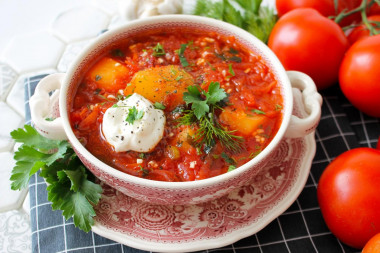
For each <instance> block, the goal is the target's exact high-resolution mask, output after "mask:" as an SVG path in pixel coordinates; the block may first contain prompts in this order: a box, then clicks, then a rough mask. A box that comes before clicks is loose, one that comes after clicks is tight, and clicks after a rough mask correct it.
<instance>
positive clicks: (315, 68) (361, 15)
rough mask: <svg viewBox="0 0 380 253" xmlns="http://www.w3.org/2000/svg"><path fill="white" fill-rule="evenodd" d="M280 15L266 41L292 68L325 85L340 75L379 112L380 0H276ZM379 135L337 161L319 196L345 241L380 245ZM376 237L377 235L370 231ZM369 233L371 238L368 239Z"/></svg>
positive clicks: (345, 88)
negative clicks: (369, 144)
mask: <svg viewBox="0 0 380 253" xmlns="http://www.w3.org/2000/svg"><path fill="white" fill-rule="evenodd" d="M276 7H277V11H278V14H279V16H280V19H279V20H278V22H277V23H276V25H275V26H274V28H273V30H272V32H271V35H270V37H269V41H268V46H269V47H270V48H271V49H272V50H273V51H274V53H275V54H276V55H277V56H278V58H279V59H280V61H281V62H282V64H283V66H284V67H285V69H286V70H298V71H302V72H304V73H306V74H308V75H310V76H311V77H312V78H313V80H314V81H315V83H316V85H317V88H318V89H319V90H322V89H325V88H328V87H330V86H332V85H334V84H337V83H339V85H340V88H341V90H342V92H343V94H344V95H345V96H346V97H347V99H348V100H349V101H350V102H351V103H352V104H353V105H354V106H355V107H356V108H358V109H359V110H361V111H362V112H364V113H366V114H368V115H370V116H373V117H380V4H379V3H378V2H377V1H375V0H338V1H336V0H276ZM379 183H380V139H379V143H378V146H377V149H372V148H356V149H352V150H349V151H347V152H344V153H343V154H341V155H339V156H338V157H337V158H336V159H335V160H334V161H333V162H331V163H330V164H329V165H328V166H327V168H326V169H325V171H324V172H323V174H322V176H321V178H320V180H319V183H318V189H317V193H318V202H319V205H320V208H321V212H322V215H323V217H324V219H325V221H326V224H327V226H328V227H329V229H330V230H331V232H332V233H333V234H334V235H335V236H336V237H337V238H339V239H340V240H341V241H342V242H344V243H345V244H347V245H349V246H352V247H355V248H363V247H364V246H365V245H366V246H365V247H364V249H363V252H365V253H374V252H380V194H379V193H380V190H379V189H380V188H379ZM371 238H372V239H371ZM370 239H371V240H370Z"/></svg>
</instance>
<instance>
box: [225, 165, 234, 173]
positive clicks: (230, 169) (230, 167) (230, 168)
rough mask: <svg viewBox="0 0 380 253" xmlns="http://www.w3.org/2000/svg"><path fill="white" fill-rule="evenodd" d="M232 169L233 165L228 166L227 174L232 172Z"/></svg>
mask: <svg viewBox="0 0 380 253" xmlns="http://www.w3.org/2000/svg"><path fill="white" fill-rule="evenodd" d="M234 169H236V166H235V165H230V166H228V170H227V172H230V171H233V170H234Z"/></svg>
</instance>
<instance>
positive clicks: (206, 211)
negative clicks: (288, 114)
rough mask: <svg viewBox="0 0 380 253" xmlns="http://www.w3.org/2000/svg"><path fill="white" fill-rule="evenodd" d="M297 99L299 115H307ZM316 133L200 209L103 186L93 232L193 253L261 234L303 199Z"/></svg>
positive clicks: (286, 143) (287, 143) (287, 142)
mask: <svg viewBox="0 0 380 253" xmlns="http://www.w3.org/2000/svg"><path fill="white" fill-rule="evenodd" d="M301 104H302V103H301V101H300V100H297V99H295V106H294V112H293V113H294V114H298V115H304V114H305V111H304V108H303V107H302V106H301ZM315 149H316V145H315V138H314V133H312V134H310V135H308V136H306V137H304V138H297V139H283V140H282V142H281V143H280V148H278V150H277V153H276V154H274V156H273V159H272V160H271V161H270V162H269V163H268V164H267V166H266V167H265V168H264V169H263V170H262V171H261V172H259V173H258V174H257V175H256V176H255V177H254V178H253V179H252V181H251V182H250V183H249V184H247V185H244V186H242V187H240V188H238V189H236V190H234V191H232V192H231V193H230V194H228V195H226V196H224V197H221V198H219V199H215V200H212V201H208V202H205V203H201V204H196V205H155V204H151V203H147V202H143V201H139V200H136V199H133V198H131V197H128V196H126V195H124V194H122V193H120V192H118V191H116V190H115V189H113V188H111V187H109V186H107V185H105V184H103V185H102V187H103V196H102V198H101V200H100V202H99V204H98V205H97V206H96V207H95V211H96V217H95V225H94V226H93V228H92V230H93V232H95V233H97V234H99V235H101V236H104V237H106V238H109V239H111V240H114V241H117V242H119V243H122V244H125V245H128V246H130V247H133V248H137V249H141V250H147V251H155V252H157V251H159V252H189V251H197V250H205V249H210V248H217V247H223V246H225V245H228V244H231V243H234V242H236V241H238V240H240V239H242V238H245V237H248V236H250V235H253V234H255V233H257V232H259V231H260V230H261V229H263V228H264V227H265V226H266V225H268V224H269V223H270V222H271V221H273V220H274V219H276V218H277V217H278V216H280V215H281V214H282V213H283V212H284V211H285V210H286V209H287V208H288V207H289V206H290V205H291V204H292V203H293V202H294V201H295V200H296V199H297V197H298V196H299V194H300V193H301V191H302V189H303V187H304V186H305V183H306V180H307V178H308V175H309V172H310V168H311V163H312V160H313V158H314V155H315Z"/></svg>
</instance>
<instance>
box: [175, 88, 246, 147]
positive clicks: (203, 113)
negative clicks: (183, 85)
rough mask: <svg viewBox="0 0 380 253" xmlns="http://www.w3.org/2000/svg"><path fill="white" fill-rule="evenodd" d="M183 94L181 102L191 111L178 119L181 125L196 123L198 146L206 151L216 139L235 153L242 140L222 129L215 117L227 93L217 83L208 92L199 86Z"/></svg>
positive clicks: (231, 132)
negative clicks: (204, 146)
mask: <svg viewBox="0 0 380 253" xmlns="http://www.w3.org/2000/svg"><path fill="white" fill-rule="evenodd" d="M187 90H188V91H187V92H185V93H184V94H183V100H184V101H185V102H186V104H187V105H190V104H191V110H187V111H185V114H184V115H183V116H182V117H181V118H179V120H178V121H179V123H180V124H182V125H191V124H194V123H197V124H198V126H199V129H198V130H197V132H196V138H195V141H196V142H198V145H199V146H202V145H203V144H205V145H206V146H207V149H210V147H213V146H214V145H215V139H218V140H219V141H220V142H221V143H222V145H223V146H225V147H226V148H227V149H229V150H231V151H233V152H237V151H239V150H240V149H241V144H242V142H243V138H242V137H241V136H237V135H234V134H233V133H234V131H228V130H226V129H224V128H223V127H222V126H221V125H220V124H219V121H218V119H217V117H216V116H215V110H216V109H218V108H221V106H220V104H221V103H222V102H223V100H224V99H226V98H227V93H226V92H225V91H224V89H222V88H220V85H219V83H218V82H211V83H210V85H209V88H208V91H207V92H206V91H205V90H202V89H201V88H200V87H199V86H196V85H195V86H189V87H188V88H187Z"/></svg>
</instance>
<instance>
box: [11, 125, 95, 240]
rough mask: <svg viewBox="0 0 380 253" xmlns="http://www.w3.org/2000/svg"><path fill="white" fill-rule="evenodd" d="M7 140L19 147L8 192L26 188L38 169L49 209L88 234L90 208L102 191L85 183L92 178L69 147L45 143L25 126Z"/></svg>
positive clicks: (91, 209) (65, 144) (53, 142)
mask: <svg viewBox="0 0 380 253" xmlns="http://www.w3.org/2000/svg"><path fill="white" fill-rule="evenodd" d="M11 136H12V138H13V139H14V140H15V141H16V142H21V143H23V145H21V146H20V147H19V149H18V150H17V151H16V152H15V156H14V159H15V160H16V165H15V167H14V168H13V170H12V175H11V178H10V180H11V181H12V185H11V188H12V189H13V190H19V189H22V188H25V187H27V185H28V181H29V179H30V177H31V176H32V175H34V174H35V173H36V172H37V171H39V170H40V169H41V173H40V176H41V177H43V178H44V179H45V180H46V182H47V183H48V184H49V186H48V187H47V191H48V200H49V201H51V202H52V208H53V209H54V210H56V209H59V210H62V211H63V215H64V216H65V218H66V219H69V218H70V217H73V219H74V224H75V226H77V227H79V228H80V229H82V230H84V231H85V232H89V231H90V229H91V226H92V225H93V224H94V220H93V217H94V216H95V211H94V209H93V206H92V205H95V204H97V203H98V202H99V199H100V197H101V193H102V188H101V186H100V185H98V184H96V183H94V182H92V181H91V180H89V179H88V177H89V176H92V174H91V173H89V172H88V171H87V170H86V168H85V167H84V166H83V164H82V162H81V161H80V160H79V158H78V157H77V155H76V154H75V152H74V150H73V149H72V148H71V146H70V143H69V142H68V141H54V140H49V139H47V138H45V137H43V136H41V135H40V134H39V133H38V132H37V131H36V130H35V129H34V128H33V127H31V126H28V125H25V126H24V129H21V128H20V129H17V130H14V131H13V132H12V133H11Z"/></svg>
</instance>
